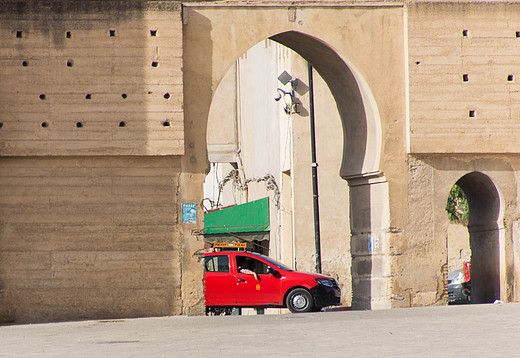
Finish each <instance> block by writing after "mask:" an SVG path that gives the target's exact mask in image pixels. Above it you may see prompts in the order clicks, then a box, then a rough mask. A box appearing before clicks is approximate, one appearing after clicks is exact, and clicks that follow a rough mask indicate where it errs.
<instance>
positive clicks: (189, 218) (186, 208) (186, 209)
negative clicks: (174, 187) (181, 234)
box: [182, 203, 197, 224]
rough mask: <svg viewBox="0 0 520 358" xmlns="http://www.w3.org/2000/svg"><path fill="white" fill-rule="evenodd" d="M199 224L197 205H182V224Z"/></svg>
mask: <svg viewBox="0 0 520 358" xmlns="http://www.w3.org/2000/svg"><path fill="white" fill-rule="evenodd" d="M196 222H197V204H195V203H182V223H183V224H189V223H196Z"/></svg>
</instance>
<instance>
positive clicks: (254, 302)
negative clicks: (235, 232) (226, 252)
mask: <svg viewBox="0 0 520 358" xmlns="http://www.w3.org/2000/svg"><path fill="white" fill-rule="evenodd" d="M243 262H247V263H248V267H249V270H252V271H254V272H256V273H257V274H258V278H259V280H257V279H256V278H255V276H254V275H251V274H246V273H241V272H238V271H239V269H240V267H241V265H242V263H243ZM235 267H237V274H236V296H237V297H236V298H237V304H238V305H249V306H263V305H278V304H280V303H281V302H280V301H281V299H280V291H281V280H280V275H276V276H275V275H273V274H270V273H267V268H268V267H269V265H267V263H265V262H263V261H261V260H259V259H256V258H253V257H250V256H245V255H236V266H235Z"/></svg>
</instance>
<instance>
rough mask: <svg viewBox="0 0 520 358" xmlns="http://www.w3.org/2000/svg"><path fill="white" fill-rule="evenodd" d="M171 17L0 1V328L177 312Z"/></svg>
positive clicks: (176, 13) (177, 89)
mask: <svg viewBox="0 0 520 358" xmlns="http://www.w3.org/2000/svg"><path fill="white" fill-rule="evenodd" d="M180 13H181V10H180V5H179V3H178V2H170V1H165V2H163V1H150V2H148V1H94V2H93V1H81V0H80V1H67V0H59V1H22V0H21V1H16V0H15V1H0V322H37V321H54V320H62V319H87V318H110V317H114V318H115V317H136V316H152V315H154V316H157V315H170V314H180V313H181V312H183V303H182V302H183V293H182V292H181V286H182V284H181V283H182V270H181V267H182V264H181V262H182V258H183V251H182V250H183V249H182V241H183V231H182V228H181V227H180V225H178V214H179V211H180V210H179V207H180V199H179V195H180V193H181V192H182V190H181V189H180V186H182V184H180V182H181V181H182V178H181V172H182V169H181V158H182V155H183V153H184V125H183V121H184V118H183V116H184V114H183V90H182V88H183V86H182V23H181V15H180ZM188 185H189V183H188ZM184 199H185V200H190V199H189V198H188V199H186V198H184ZM198 285H200V282H199V283H198ZM191 291H193V289H191ZM188 299H189V295H188Z"/></svg>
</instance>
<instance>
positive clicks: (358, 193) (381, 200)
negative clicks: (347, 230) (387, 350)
mask: <svg viewBox="0 0 520 358" xmlns="http://www.w3.org/2000/svg"><path fill="white" fill-rule="evenodd" d="M347 180H348V183H349V186H350V225H351V233H352V237H351V244H350V245H351V249H350V250H351V255H352V308H353V309H386V308H391V302H390V287H391V268H390V255H389V236H390V230H389V227H390V209H389V200H388V182H387V181H386V179H385V177H384V176H382V175H373V176H368V177H367V176H366V177H362V176H359V177H355V178H352V177H350V178H348V179H347Z"/></svg>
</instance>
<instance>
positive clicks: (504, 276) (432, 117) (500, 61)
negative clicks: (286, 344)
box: [392, 1, 520, 306]
mask: <svg viewBox="0 0 520 358" xmlns="http://www.w3.org/2000/svg"><path fill="white" fill-rule="evenodd" d="M519 13H520V4H518V3H515V2H495V3H476V2H471V1H463V2H457V1H450V2H437V1H417V2H415V1H410V2H408V3H407V15H408V53H409V59H408V60H409V64H408V66H409V107H410V116H409V118H410V122H409V127H410V131H409V136H410V148H409V150H410V153H411V157H410V158H409V169H408V170H409V179H408V197H409V200H408V209H407V213H408V224H407V230H405V231H404V232H403V240H396V241H394V246H393V250H394V251H395V252H394V253H395V256H394V259H393V269H392V271H393V275H394V299H395V306H408V305H424V304H432V303H433V302H437V303H439V304H443V303H444V302H445V297H443V294H442V290H443V285H442V281H443V272H444V266H445V265H446V264H447V256H448V254H447V248H446V236H447V234H448V218H447V215H446V212H445V206H446V201H447V198H448V193H449V190H450V189H451V187H452V186H453V185H454V184H455V183H456V182H457V181H458V180H459V179H460V178H461V177H463V176H464V175H466V174H468V173H471V172H481V173H483V174H484V175H486V176H488V177H489V178H490V179H491V181H492V182H493V183H494V184H495V185H496V187H497V188H498V190H499V192H500V193H501V195H502V196H501V200H502V204H501V205H502V206H503V208H504V209H503V210H502V211H501V212H500V215H503V216H501V217H497V218H496V219H495V222H496V225H497V227H498V228H499V232H497V235H498V236H499V237H497V238H493V239H492V240H499V241H500V242H499V243H498V245H499V246H500V248H499V249H500V257H499V258H496V261H497V263H496V266H499V267H497V268H496V269H497V270H499V271H500V274H499V275H500V297H496V298H501V299H503V300H513V299H514V298H513V297H514V296H515V295H514V292H513V291H514V290H513V287H514V286H513V277H516V275H515V268H514V258H513V257H514V256H516V254H515V253H514V248H513V243H514V242H516V241H517V239H515V237H514V236H515V235H514V232H511V230H510V227H511V225H512V224H514V222H515V219H514V218H515V217H516V216H517V214H516V212H517V211H518V209H517V194H516V193H517V191H518V189H517V186H518V184H517V180H516V179H515V177H516V175H517V174H516V169H515V167H516V164H515V163H516V161H517V158H516V155H515V154H514V153H517V152H518V149H519V148H518V144H519V143H518V140H517V137H518V133H517V131H518V128H517V127H518V126H517V121H518V118H519V113H520V112H519V108H520V107H518V105H517V104H516V102H517V98H516V96H517V95H518V88H517V86H518V84H517V83H518V81H517V79H518V76H517V75H518V74H517V73H516V72H515V71H516V70H517V69H518V51H519V49H520V47H519V43H518V36H520V35H518V31H519V30H518V28H520V22H519V21H518V14H519ZM454 153H456V155H453V154H454ZM475 153H477V154H475ZM488 153H496V155H489V154H488ZM506 153H507V154H506ZM439 154H441V155H439ZM475 184H477V183H475ZM485 205H486V204H484V206H485ZM488 205H489V206H491V205H492V204H491V203H489V204H488ZM471 215H472V214H471V211H470V216H471ZM473 215H474V216H475V215H476V213H473ZM497 220H498V222H497ZM488 224H489V223H482V225H488ZM481 230H487V229H476V231H481ZM470 231H471V229H470ZM474 231H475V230H474ZM477 237H478V235H477V233H474V234H473V242H472V246H474V245H475V244H476V242H477V241H478V240H479V239H477ZM470 241H471V238H470ZM484 241H485V240H484ZM488 241H489V240H488ZM482 254H483V253H482V252H481V253H477V254H475V255H474V259H477V257H479V255H480V257H481V255H482ZM488 254H489V255H488V256H493V255H495V254H492V253H491V252H489V253H488ZM479 260H480V259H477V261H479ZM516 261H518V260H516ZM473 264H474V266H475V264H478V263H477V262H474V263H473ZM493 265H495V264H493ZM412 267H413V268H414V270H413V271H411V272H410V271H409V270H410V268H412ZM475 267H476V266H475ZM417 268H419V269H417ZM490 269H493V270H494V269H495V268H490ZM419 272H420V273H421V274H419Z"/></svg>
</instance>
